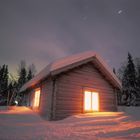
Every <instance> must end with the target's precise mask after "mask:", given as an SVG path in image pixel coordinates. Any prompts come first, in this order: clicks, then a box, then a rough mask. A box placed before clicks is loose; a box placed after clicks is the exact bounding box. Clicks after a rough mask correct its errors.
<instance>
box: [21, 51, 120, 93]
mask: <svg viewBox="0 0 140 140" xmlns="http://www.w3.org/2000/svg"><path fill="white" fill-rule="evenodd" d="M90 61H91V62H93V63H94V64H95V65H96V66H97V67H98V68H99V70H100V71H101V72H102V73H103V74H104V75H105V77H107V79H109V80H110V81H111V83H112V84H113V85H114V86H116V87H118V88H121V82H120V81H119V79H118V78H117V77H116V75H115V74H114V73H113V72H112V70H110V68H109V67H108V65H107V64H106V63H105V62H104V60H103V59H102V58H101V57H100V56H99V55H98V54H97V53H95V52H93V51H88V52H84V53H79V54H75V55H71V56H68V57H64V58H61V59H58V60H56V61H54V62H52V63H50V64H49V65H47V66H46V67H45V68H44V69H43V70H42V71H41V72H40V73H39V74H37V75H36V76H35V77H34V78H33V79H31V80H30V81H29V82H27V83H26V84H24V85H23V86H22V88H21V89H20V91H21V92H22V91H25V90H26V89H28V88H30V87H32V86H34V85H36V84H37V83H39V82H40V81H41V80H42V79H44V78H46V77H47V76H49V75H52V76H54V75H57V74H59V73H61V72H63V71H66V70H68V69H72V68H74V67H76V66H79V65H82V64H85V63H87V62H90Z"/></svg>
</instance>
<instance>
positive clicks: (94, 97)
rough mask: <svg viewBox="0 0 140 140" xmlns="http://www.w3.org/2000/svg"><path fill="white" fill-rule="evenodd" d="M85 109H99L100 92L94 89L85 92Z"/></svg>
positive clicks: (89, 110) (87, 110) (86, 110)
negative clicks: (93, 90)
mask: <svg viewBox="0 0 140 140" xmlns="http://www.w3.org/2000/svg"><path fill="white" fill-rule="evenodd" d="M84 111H85V112H93V111H99V93H98V92H92V91H85V92H84Z"/></svg>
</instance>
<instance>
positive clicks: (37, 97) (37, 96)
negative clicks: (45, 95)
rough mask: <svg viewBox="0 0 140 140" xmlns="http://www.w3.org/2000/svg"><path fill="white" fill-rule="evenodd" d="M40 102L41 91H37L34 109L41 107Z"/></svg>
mask: <svg viewBox="0 0 140 140" xmlns="http://www.w3.org/2000/svg"><path fill="white" fill-rule="evenodd" d="M39 102H40V89H37V90H35V96H34V107H39Z"/></svg>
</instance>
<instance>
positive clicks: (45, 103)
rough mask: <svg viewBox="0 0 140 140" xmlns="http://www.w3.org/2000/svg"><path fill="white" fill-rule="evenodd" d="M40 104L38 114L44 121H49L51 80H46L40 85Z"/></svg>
mask: <svg viewBox="0 0 140 140" xmlns="http://www.w3.org/2000/svg"><path fill="white" fill-rule="evenodd" d="M40 89H41V94H40V104H39V113H40V115H41V116H43V117H44V118H45V119H47V120H50V118H51V96H52V80H51V79H47V80H45V81H44V82H42V83H41V86H40Z"/></svg>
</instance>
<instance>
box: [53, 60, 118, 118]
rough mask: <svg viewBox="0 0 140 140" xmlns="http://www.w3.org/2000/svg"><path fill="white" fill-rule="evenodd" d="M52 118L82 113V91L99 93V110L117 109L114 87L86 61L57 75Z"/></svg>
mask: <svg viewBox="0 0 140 140" xmlns="http://www.w3.org/2000/svg"><path fill="white" fill-rule="evenodd" d="M55 88H57V90H56V91H55V93H54V94H55V95H54V96H55V98H54V100H53V102H54V106H55V107H54V110H55V111H53V112H54V113H53V117H52V119H60V118H64V117H67V116H70V115H72V114H77V113H84V108H83V106H84V91H86V90H91V91H95V92H98V93H99V110H100V111H117V103H116V93H115V87H113V85H112V84H111V83H110V82H109V81H108V80H107V79H106V78H105V76H103V75H102V73H101V72H100V71H99V70H98V69H97V68H96V67H95V66H94V65H93V63H91V62H90V63H87V64H84V65H82V66H79V67H76V68H73V69H71V70H69V71H67V72H63V73H61V74H59V75H57V78H56V87H55Z"/></svg>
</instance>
